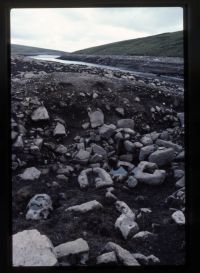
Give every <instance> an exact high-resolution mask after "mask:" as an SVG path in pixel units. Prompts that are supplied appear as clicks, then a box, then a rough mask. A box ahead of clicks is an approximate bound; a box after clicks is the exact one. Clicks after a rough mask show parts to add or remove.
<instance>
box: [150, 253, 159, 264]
mask: <svg viewBox="0 0 200 273" xmlns="http://www.w3.org/2000/svg"><path fill="white" fill-rule="evenodd" d="M147 259H148V265H157V264H159V263H160V259H159V258H158V257H156V256H154V255H149V256H147Z"/></svg>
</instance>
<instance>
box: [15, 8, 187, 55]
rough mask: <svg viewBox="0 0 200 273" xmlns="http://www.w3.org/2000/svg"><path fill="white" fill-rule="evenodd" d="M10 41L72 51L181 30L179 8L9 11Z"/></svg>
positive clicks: (181, 19) (181, 12) (181, 18)
mask: <svg viewBox="0 0 200 273" xmlns="http://www.w3.org/2000/svg"><path fill="white" fill-rule="evenodd" d="M10 18H11V43H13V44H21V45H27V46H35V47H41V48H49V49H57V50H62V51H66V52H73V51H76V50H79V49H84V48H88V47H92V46H98V45H102V44H107V43H112V42H117V41H122V40H128V39H135V38H140V37H146V36H150V35H156V34H160V33H165V32H173V31H178V30H183V9H182V8H181V7H162V8H161V7H160V8H154V7H153V8H62V9H61V8H56V9H55V8H51V9H50V8H49V9H46V8H43V9H41V8H34V9H29V8H26V9H12V10H11V17H10Z"/></svg>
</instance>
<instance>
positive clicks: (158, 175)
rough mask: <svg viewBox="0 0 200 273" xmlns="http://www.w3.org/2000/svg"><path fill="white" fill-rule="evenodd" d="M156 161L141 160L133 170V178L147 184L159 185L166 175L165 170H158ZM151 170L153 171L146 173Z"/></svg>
mask: <svg viewBox="0 0 200 273" xmlns="http://www.w3.org/2000/svg"><path fill="white" fill-rule="evenodd" d="M157 168H158V166H157V164H156V163H151V162H147V161H141V162H140V163H139V164H138V166H137V167H136V168H135V169H134V170H133V172H134V174H135V178H136V179H137V180H138V181H139V182H142V183H145V184H148V185H159V184H162V183H163V182H164V180H165V177H166V171H165V170H158V169H157ZM148 171H151V172H153V173H148Z"/></svg>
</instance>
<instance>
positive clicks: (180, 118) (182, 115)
mask: <svg viewBox="0 0 200 273" xmlns="http://www.w3.org/2000/svg"><path fill="white" fill-rule="evenodd" d="M177 117H178V119H179V121H180V124H181V127H184V120H185V115H184V113H183V112H182V113H178V114H177Z"/></svg>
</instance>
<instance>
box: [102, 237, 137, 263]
mask: <svg viewBox="0 0 200 273" xmlns="http://www.w3.org/2000/svg"><path fill="white" fill-rule="evenodd" d="M104 250H105V251H107V252H111V251H114V252H115V254H116V256H117V259H118V260H119V262H121V263H122V264H123V265H126V266H139V265H140V264H139V263H138V261H137V260H136V259H135V258H134V257H133V255H132V254H131V253H130V252H129V251H128V250H126V249H124V248H122V247H121V246H119V245H117V244H115V243H113V242H108V243H107V244H106V246H105V248H104Z"/></svg>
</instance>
